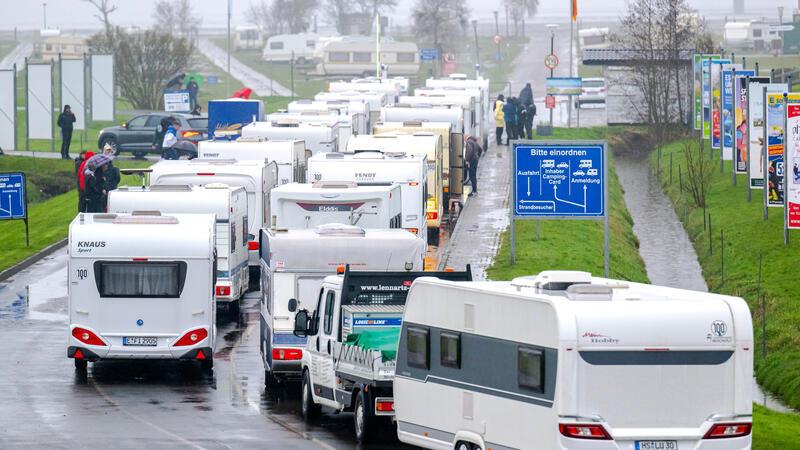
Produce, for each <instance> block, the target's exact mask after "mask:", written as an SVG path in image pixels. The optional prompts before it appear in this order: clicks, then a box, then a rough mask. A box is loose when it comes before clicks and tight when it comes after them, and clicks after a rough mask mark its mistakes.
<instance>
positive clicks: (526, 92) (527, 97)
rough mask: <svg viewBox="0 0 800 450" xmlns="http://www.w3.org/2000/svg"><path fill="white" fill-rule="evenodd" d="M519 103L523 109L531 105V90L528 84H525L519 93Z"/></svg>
mask: <svg viewBox="0 0 800 450" xmlns="http://www.w3.org/2000/svg"><path fill="white" fill-rule="evenodd" d="M519 103H520V104H521V105H522V106H524V107H525V108H527V107H529V106H530V105H532V104H533V88H531V84H530V83H525V87H524V88H522V90H521V91H519Z"/></svg>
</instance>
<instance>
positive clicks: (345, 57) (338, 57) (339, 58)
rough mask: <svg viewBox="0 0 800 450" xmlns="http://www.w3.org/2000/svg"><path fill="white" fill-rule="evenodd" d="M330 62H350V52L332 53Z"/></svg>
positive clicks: (329, 57) (329, 54)
mask: <svg viewBox="0 0 800 450" xmlns="http://www.w3.org/2000/svg"><path fill="white" fill-rule="evenodd" d="M328 62H332V63H346V62H350V53H349V52H330V53H328Z"/></svg>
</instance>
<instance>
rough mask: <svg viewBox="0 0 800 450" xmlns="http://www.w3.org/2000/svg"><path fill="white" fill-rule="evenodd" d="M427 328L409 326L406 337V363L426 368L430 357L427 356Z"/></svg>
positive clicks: (428, 344)
mask: <svg viewBox="0 0 800 450" xmlns="http://www.w3.org/2000/svg"><path fill="white" fill-rule="evenodd" d="M428 334H429V332H428V330H426V329H422V328H415V327H409V328H408V338H407V339H406V351H407V353H408V365H409V366H411V367H417V368H419V369H425V370H428V368H429V367H430V363H429V361H430V358H429V357H428V353H429V348H430V340H429V339H428Z"/></svg>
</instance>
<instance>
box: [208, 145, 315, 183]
mask: <svg viewBox="0 0 800 450" xmlns="http://www.w3.org/2000/svg"><path fill="white" fill-rule="evenodd" d="M197 151H198V156H199V157H200V158H203V159H235V160H237V161H250V160H255V161H264V160H267V161H269V162H274V163H275V164H277V165H278V185H282V184H286V183H305V181H306V169H307V167H308V154H307V153H308V152H306V143H305V142H304V141H299V140H270V139H260V138H244V137H241V138H239V139H237V140H235V141H225V140H223V141H201V142H200V144H199V145H198V148H197Z"/></svg>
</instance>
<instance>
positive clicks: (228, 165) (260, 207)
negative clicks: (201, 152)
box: [150, 159, 278, 280]
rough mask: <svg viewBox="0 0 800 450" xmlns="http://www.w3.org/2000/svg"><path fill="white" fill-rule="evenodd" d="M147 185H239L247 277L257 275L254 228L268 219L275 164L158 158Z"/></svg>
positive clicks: (274, 182)
mask: <svg viewBox="0 0 800 450" xmlns="http://www.w3.org/2000/svg"><path fill="white" fill-rule="evenodd" d="M151 169H152V172H151V173H150V186H158V185H162V184H167V185H175V184H193V185H196V186H205V185H207V184H212V183H223V184H226V185H228V186H241V187H243V188H244V190H245V191H246V192H247V222H248V232H247V248H248V250H249V254H250V257H249V265H250V279H251V280H256V279H257V278H258V273H259V272H258V265H259V263H258V230H259V229H261V227H264V226H267V220H269V217H270V212H269V193H270V191H272V189H273V188H274V187H275V186H277V185H278V166H277V164H275V163H274V162H267V161H253V160H251V161H237V160H235V159H193V160H191V161H159V162H157V163H155V164H153V166H152V167H151Z"/></svg>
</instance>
